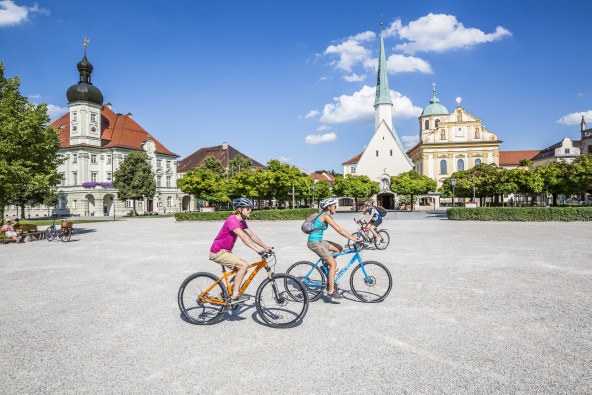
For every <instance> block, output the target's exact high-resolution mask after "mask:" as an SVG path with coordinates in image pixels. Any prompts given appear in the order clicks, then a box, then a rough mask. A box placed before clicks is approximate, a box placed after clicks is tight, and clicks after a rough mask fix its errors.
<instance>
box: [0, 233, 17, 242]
mask: <svg viewBox="0 0 592 395" xmlns="http://www.w3.org/2000/svg"><path fill="white" fill-rule="evenodd" d="M8 243H16V242H15V241H14V240H13V239H11V238H10V237H8V236H6V235H5V234H4V232H2V231H0V244H8Z"/></svg>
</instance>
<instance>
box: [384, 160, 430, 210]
mask: <svg viewBox="0 0 592 395" xmlns="http://www.w3.org/2000/svg"><path fill="white" fill-rule="evenodd" d="M434 190H436V181H434V180H432V179H431V178H430V177H428V176H422V175H421V174H419V173H418V172H417V171H415V170H409V171H408V172H406V173H401V174H399V175H397V176H393V177H391V191H393V192H394V193H396V194H398V195H403V196H408V197H409V201H410V203H411V211H413V208H414V203H415V200H416V199H415V197H416V196H418V195H424V194H426V193H428V192H430V191H434Z"/></svg>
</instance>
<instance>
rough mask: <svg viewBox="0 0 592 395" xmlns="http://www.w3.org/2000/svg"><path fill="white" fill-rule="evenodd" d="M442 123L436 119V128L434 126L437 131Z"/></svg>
mask: <svg viewBox="0 0 592 395" xmlns="http://www.w3.org/2000/svg"><path fill="white" fill-rule="evenodd" d="M439 123H440V120H439V119H436V126H434V127H435V128H436V129H438V124H439Z"/></svg>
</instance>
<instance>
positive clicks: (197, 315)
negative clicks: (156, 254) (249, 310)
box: [177, 251, 309, 328]
mask: <svg viewBox="0 0 592 395" xmlns="http://www.w3.org/2000/svg"><path fill="white" fill-rule="evenodd" d="M275 262H276V256H275V253H274V252H273V251H269V252H267V253H265V254H264V255H263V256H262V258H261V260H260V261H258V262H255V263H252V264H251V265H249V269H251V268H254V269H255V270H253V272H252V273H251V275H250V276H249V278H247V279H246V280H245V281H244V282H243V284H242V286H241V288H240V291H239V292H240V294H241V295H242V294H243V293H244V292H245V291H246V289H247V288H248V286H249V284H250V283H251V281H252V280H253V278H254V277H255V276H256V275H257V273H258V272H259V270H261V269H263V268H264V269H265V270H266V271H267V278H266V279H265V280H263V282H262V283H261V285H259V288H257V293H256V294H255V306H256V307H257V313H259V316H260V317H261V319H262V320H263V321H264V322H265V323H266V324H268V325H269V326H271V327H275V328H289V327H293V326H295V325H297V324H298V323H300V322H301V321H302V319H303V318H304V316H305V315H306V312H307V311H308V302H309V301H308V293H307V290H306V287H305V286H304V284H302V282H301V281H300V280H299V279H297V278H296V277H294V276H292V275H290V274H286V273H274V272H273V270H272V268H273V267H274V266H275ZM270 263H271V264H270ZM233 275H234V272H233V271H226V268H225V267H224V266H222V276H221V277H219V278H218V277H216V276H214V275H213V274H211V273H205V272H200V273H194V274H192V275H191V276H189V277H187V278H186V279H185V281H183V284H181V287H180V288H179V294H178V298H177V299H178V303H179V309H180V310H181V313H182V314H183V316H185V318H186V319H187V320H188V321H189V322H191V323H192V324H197V325H209V324H214V323H216V322H218V321H220V320H221V319H222V317H224V314H225V313H226V312H228V311H233V310H234V309H235V308H236V307H237V306H236V305H234V306H232V305H230V295H232V286H231V284H230V283H231V280H230V279H229V277H230V276H233Z"/></svg>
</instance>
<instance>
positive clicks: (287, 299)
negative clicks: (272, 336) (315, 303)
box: [255, 273, 308, 328]
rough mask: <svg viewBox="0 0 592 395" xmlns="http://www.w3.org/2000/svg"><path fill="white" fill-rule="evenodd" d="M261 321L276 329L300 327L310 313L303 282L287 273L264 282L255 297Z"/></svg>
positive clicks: (276, 275) (278, 274)
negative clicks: (308, 312) (307, 313)
mask: <svg viewBox="0 0 592 395" xmlns="http://www.w3.org/2000/svg"><path fill="white" fill-rule="evenodd" d="M255 306H257V312H258V313H259V316H260V317H261V319H262V320H263V321H264V322H265V323H266V324H267V325H269V326H271V327H274V328H291V327H293V326H296V325H298V324H299V323H300V322H301V321H302V319H303V318H304V316H305V315H306V312H307V311H308V293H307V292H306V287H305V286H304V284H302V281H300V280H299V279H297V278H296V277H294V276H292V275H290V274H287V273H277V274H274V275H273V276H272V277H271V279H269V278H268V279H266V280H264V281H263V282H262V283H261V285H260V286H259V288H258V289H257V294H256V295H255Z"/></svg>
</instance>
